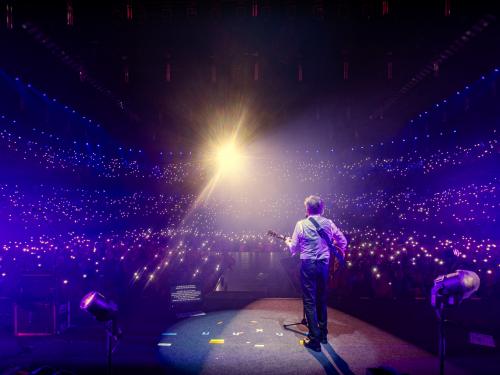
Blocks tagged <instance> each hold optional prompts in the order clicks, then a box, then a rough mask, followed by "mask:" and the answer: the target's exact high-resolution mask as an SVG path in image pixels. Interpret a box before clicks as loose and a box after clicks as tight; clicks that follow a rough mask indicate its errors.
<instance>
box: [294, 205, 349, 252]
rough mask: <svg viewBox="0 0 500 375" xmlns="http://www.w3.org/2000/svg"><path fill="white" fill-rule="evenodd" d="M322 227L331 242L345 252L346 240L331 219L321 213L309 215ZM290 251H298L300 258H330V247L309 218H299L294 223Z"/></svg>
mask: <svg viewBox="0 0 500 375" xmlns="http://www.w3.org/2000/svg"><path fill="white" fill-rule="evenodd" d="M310 216H312V217H313V218H314V219H315V220H316V221H317V222H318V224H319V226H320V227H321V228H323V229H324V231H325V232H326V234H327V235H328V237H329V238H330V240H331V241H332V243H333V244H334V245H336V246H338V247H340V248H341V249H342V252H344V253H345V249H346V247H347V240H346V238H345V236H344V234H343V233H342V232H341V231H340V230H339V228H337V226H336V225H335V224H333V221H331V220H330V219H327V218H325V217H323V216H321V215H310ZM289 246H290V251H291V253H292V255H293V254H296V253H297V252H300V259H314V260H316V259H323V260H329V259H330V249H329V248H328V245H327V244H326V242H325V240H323V239H322V238H321V237H320V235H319V234H318V231H317V230H316V227H315V226H314V224H313V223H311V221H310V220H309V218H306V219H302V220H299V221H298V222H297V224H296V225H295V229H294V231H293V235H292V240H291V243H290V245H289Z"/></svg>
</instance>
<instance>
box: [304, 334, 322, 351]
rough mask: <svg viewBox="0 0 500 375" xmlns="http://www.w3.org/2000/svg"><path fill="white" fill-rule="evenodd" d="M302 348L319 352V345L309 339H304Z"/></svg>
mask: <svg viewBox="0 0 500 375" xmlns="http://www.w3.org/2000/svg"><path fill="white" fill-rule="evenodd" d="M304 346H305V347H306V348H308V349H311V350H314V351H315V352H320V351H321V345H320V344H319V343H318V342H314V341H312V340H311V339H310V338H309V337H306V338H305V339H304Z"/></svg>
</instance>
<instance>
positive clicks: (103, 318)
mask: <svg viewBox="0 0 500 375" xmlns="http://www.w3.org/2000/svg"><path fill="white" fill-rule="evenodd" d="M80 308H81V309H82V310H84V311H86V312H88V313H90V314H92V315H93V316H94V317H95V318H96V320H98V321H99V322H108V321H110V320H115V319H116V316H117V313H118V306H117V305H116V303H114V302H113V301H110V300H107V299H106V298H105V297H104V296H103V295H102V294H101V293H98V292H90V293H88V294H86V295H85V296H84V297H83V298H82V301H81V302H80Z"/></svg>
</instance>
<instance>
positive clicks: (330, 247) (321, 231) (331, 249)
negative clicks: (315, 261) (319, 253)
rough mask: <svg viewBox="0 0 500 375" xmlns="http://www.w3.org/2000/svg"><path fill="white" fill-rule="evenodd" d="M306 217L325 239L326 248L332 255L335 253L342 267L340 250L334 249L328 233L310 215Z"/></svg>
mask: <svg viewBox="0 0 500 375" xmlns="http://www.w3.org/2000/svg"><path fill="white" fill-rule="evenodd" d="M308 219H309V221H310V222H311V223H312V224H313V225H314V227H315V228H316V232H318V234H319V236H320V237H321V238H322V239H324V240H325V242H326V244H327V245H328V248H329V249H330V252H331V253H333V255H335V257H336V258H337V259H338V260H339V264H340V265H341V266H342V267H344V266H345V265H346V264H345V259H344V256H343V255H342V253H341V252H340V251H338V250H337V249H336V247H335V245H334V244H333V243H332V241H331V240H330V237H328V234H327V233H326V232H325V230H324V229H323V228H321V226H320V225H319V224H318V222H317V221H316V220H315V219H314V218H313V217H312V216H309V218H308Z"/></svg>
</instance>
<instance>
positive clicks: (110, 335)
mask: <svg viewBox="0 0 500 375" xmlns="http://www.w3.org/2000/svg"><path fill="white" fill-rule="evenodd" d="M120 336H121V329H120V327H119V326H118V323H117V321H116V319H113V320H110V321H109V322H106V356H107V373H108V375H111V374H112V372H113V371H112V368H113V367H112V358H113V352H114V351H115V349H116V347H117V346H118V342H119V340H120Z"/></svg>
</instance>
